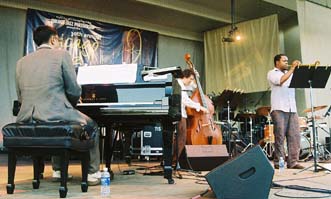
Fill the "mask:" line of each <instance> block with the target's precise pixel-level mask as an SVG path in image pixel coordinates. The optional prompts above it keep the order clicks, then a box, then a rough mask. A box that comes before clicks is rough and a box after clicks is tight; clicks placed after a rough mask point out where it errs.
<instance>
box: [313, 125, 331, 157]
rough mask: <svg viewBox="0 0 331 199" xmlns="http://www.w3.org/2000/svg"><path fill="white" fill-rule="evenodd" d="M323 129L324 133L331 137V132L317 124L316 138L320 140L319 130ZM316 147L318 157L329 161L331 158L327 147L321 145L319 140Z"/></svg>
mask: <svg viewBox="0 0 331 199" xmlns="http://www.w3.org/2000/svg"><path fill="white" fill-rule="evenodd" d="M318 128H319V129H321V130H322V131H324V132H325V133H326V134H327V135H330V133H329V131H327V130H325V128H324V127H322V126H321V125H320V124H318V123H317V125H316V137H317V138H318V132H317V129H318ZM316 146H317V152H318V157H319V158H321V159H322V158H324V159H326V160H327V159H329V158H330V157H331V153H330V151H329V150H328V149H327V148H326V147H325V145H323V144H321V143H320V142H319V140H318V139H317V140H316Z"/></svg>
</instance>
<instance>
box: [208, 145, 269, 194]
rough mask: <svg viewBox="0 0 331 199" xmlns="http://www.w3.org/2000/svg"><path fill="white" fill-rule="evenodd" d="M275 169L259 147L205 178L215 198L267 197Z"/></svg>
mask: <svg viewBox="0 0 331 199" xmlns="http://www.w3.org/2000/svg"><path fill="white" fill-rule="evenodd" d="M273 175H274V169H273V168H272V166H271V164H270V162H269V160H268V158H267V157H266V156H265V154H264V153H263V151H262V149H261V147H260V146H256V147H253V148H252V149H250V150H248V151H247V152H245V153H243V154H241V155H240V156H238V157H236V158H235V159H233V160H231V161H228V162H226V163H224V164H223V165H221V166H219V167H217V168H215V169H213V170H212V171H210V172H209V173H208V174H207V175H206V176H205V177H206V179H207V181H208V183H209V185H210V187H211V189H212V190H213V191H214V193H215V195H216V197H217V199H229V198H231V199H232V198H233V199H234V198H240V199H252V198H261V199H265V198H268V197H269V192H270V188H271V184H272V178H273Z"/></svg>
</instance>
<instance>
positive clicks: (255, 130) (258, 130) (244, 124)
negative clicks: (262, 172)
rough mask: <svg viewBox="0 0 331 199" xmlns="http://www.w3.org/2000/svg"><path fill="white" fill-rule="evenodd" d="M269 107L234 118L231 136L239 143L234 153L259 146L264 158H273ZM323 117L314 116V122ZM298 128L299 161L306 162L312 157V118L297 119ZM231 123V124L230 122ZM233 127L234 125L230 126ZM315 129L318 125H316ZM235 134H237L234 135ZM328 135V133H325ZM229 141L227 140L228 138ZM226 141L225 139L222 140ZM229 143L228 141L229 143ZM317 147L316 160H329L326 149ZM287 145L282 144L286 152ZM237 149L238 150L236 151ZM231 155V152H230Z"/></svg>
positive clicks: (273, 141) (321, 108)
mask: <svg viewBox="0 0 331 199" xmlns="http://www.w3.org/2000/svg"><path fill="white" fill-rule="evenodd" d="M326 107H327V106H316V107H314V111H318V110H323V109H325V108H326ZM270 111H271V107H270V106H262V107H259V108H257V109H256V111H255V113H252V112H248V111H246V112H242V113H238V114H237V115H236V117H235V118H234V124H235V123H237V128H233V129H232V131H234V133H232V134H233V136H234V137H235V140H236V142H235V143H238V140H239V141H240V142H239V143H240V145H239V146H238V145H237V146H236V152H239V153H243V152H245V151H246V150H247V149H249V148H250V147H252V146H254V145H256V144H259V145H260V146H261V147H262V149H263V151H264V153H265V154H266V156H267V157H268V158H269V159H272V158H273V153H274V150H275V148H274V144H275V136H274V125H273V122H272V119H271V116H270ZM303 112H304V113H305V114H309V113H310V112H311V109H310V108H309V109H305V110H304V111H303ZM323 118H324V117H321V116H315V122H316V121H321V120H322V119H323ZM298 119H299V127H300V154H299V160H302V161H304V160H307V159H309V158H310V157H312V156H313V144H312V139H311V137H312V135H311V131H310V129H309V128H310V127H312V125H311V121H312V118H311V117H310V118H309V117H299V118H298ZM231 123H233V122H231ZM232 126H234V125H232ZM317 128H319V125H318V124H317ZM227 129H228V128H225V129H223V128H222V133H223V136H224V135H225V134H226V135H228V134H227V131H228V130H227ZM235 132H237V133H235ZM327 133H328V134H329V132H327ZM228 139H229V138H228ZM230 139H232V138H230ZM223 140H225V141H226V139H223ZM230 142H231V141H230V140H229V143H230ZM317 145H318V147H317V148H316V150H317V154H318V159H320V160H328V159H330V157H331V156H330V155H331V154H330V152H329V151H328V150H327V149H326V147H325V146H324V145H322V144H320V143H317ZM286 146H287V144H286V143H285V144H284V147H285V151H286V152H287V147H286ZM238 149H239V150H238ZM230 153H232V151H231V152H230Z"/></svg>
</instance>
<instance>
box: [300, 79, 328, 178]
mask: <svg viewBox="0 0 331 199" xmlns="http://www.w3.org/2000/svg"><path fill="white" fill-rule="evenodd" d="M308 83H309V94H310V106H311V115H312V123H313V149H314V153H313V156H314V164H313V165H311V166H309V167H306V168H304V169H302V170H301V171H299V172H297V173H294V174H298V173H301V172H303V171H306V170H308V169H310V168H312V167H314V172H318V169H317V167H319V168H321V169H325V170H328V171H330V172H331V170H330V169H327V168H325V167H322V166H321V165H319V164H317V160H316V158H317V149H316V147H317V142H316V139H318V138H317V133H316V130H317V129H316V125H315V112H314V106H313V94H312V93H313V89H312V80H309V81H308Z"/></svg>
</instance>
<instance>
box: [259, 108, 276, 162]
mask: <svg viewBox="0 0 331 199" xmlns="http://www.w3.org/2000/svg"><path fill="white" fill-rule="evenodd" d="M267 121H268V132H269V136H268V138H267V139H266V140H265V141H266V142H265V145H264V147H263V149H262V150H263V151H264V153H265V154H266V155H267V156H268V157H269V158H271V157H272V154H273V152H274V150H275V146H274V142H273V137H272V136H273V133H271V132H273V130H274V129H273V128H271V116H270V113H268V116H267Z"/></svg>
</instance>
